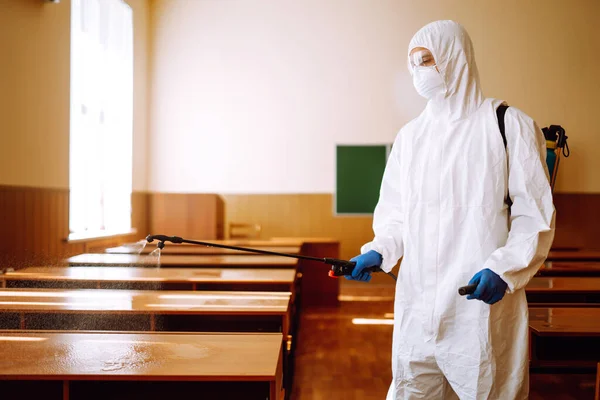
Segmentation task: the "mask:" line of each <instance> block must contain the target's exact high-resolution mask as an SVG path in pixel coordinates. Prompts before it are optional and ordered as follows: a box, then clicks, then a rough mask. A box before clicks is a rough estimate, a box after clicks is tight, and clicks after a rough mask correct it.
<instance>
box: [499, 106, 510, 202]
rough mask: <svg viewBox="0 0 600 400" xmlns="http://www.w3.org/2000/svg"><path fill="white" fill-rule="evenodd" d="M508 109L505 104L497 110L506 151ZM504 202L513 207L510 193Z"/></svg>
mask: <svg viewBox="0 0 600 400" xmlns="http://www.w3.org/2000/svg"><path fill="white" fill-rule="evenodd" d="M507 109H508V106H505V105H504V104H502V105H500V106H499V107H498V108H497V109H496V115H497V116H498V127H499V128H500V134H501V135H502V141H503V142H504V149H505V150H506V148H507V142H506V131H505V130H504V114H506V110H507ZM507 162H508V155H507ZM504 201H505V202H506V204H507V205H508V208H510V207H511V206H512V200H511V199H510V193H507V195H506V199H504Z"/></svg>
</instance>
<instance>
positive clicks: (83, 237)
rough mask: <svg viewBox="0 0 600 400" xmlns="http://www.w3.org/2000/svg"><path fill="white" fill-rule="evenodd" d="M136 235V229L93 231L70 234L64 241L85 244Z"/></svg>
mask: <svg viewBox="0 0 600 400" xmlns="http://www.w3.org/2000/svg"><path fill="white" fill-rule="evenodd" d="M136 233H137V229H135V228H131V229H129V230H125V231H118V232H115V231H94V232H84V233H71V234H70V235H69V237H68V238H67V239H66V242H67V243H87V242H93V241H97V240H104V239H114V238H118V237H123V236H129V235H134V234H136Z"/></svg>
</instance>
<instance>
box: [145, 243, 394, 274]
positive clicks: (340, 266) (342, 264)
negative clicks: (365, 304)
mask: <svg viewBox="0 0 600 400" xmlns="http://www.w3.org/2000/svg"><path fill="white" fill-rule="evenodd" d="M155 240H157V241H158V244H157V247H158V248H159V249H163V248H164V247H165V242H171V243H175V244H181V243H188V244H195V245H198V246H208V247H218V248H221V249H229V250H238V251H245V252H248V253H257V254H265V255H269V256H281V257H291V258H296V259H299V260H310V261H319V262H323V263H325V264H329V265H331V270H330V271H329V276H330V277H332V278H337V277H339V276H344V275H352V271H353V270H354V267H355V266H356V263H355V262H354V261H346V260H339V259H337V258H328V257H325V258H320V257H311V256H304V255H299V254H288V253H279V252H276V251H268V250H260V249H251V248H247V247H239V246H229V245H225V244H218V243H211V242H201V241H198V240H189V239H183V238H180V237H179V236H167V235H148V236H147V237H146V241H148V243H152V242H153V241H155ZM367 271H368V272H383V270H382V269H381V268H379V267H371V268H368V269H367ZM387 274H388V275H390V276H391V277H392V278H394V280H396V276H395V275H394V274H392V273H391V272H388V273H387Z"/></svg>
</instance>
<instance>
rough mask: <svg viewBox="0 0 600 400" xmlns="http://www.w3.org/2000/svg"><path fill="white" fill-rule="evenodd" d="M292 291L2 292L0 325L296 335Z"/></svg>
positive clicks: (13, 326) (100, 290)
mask: <svg viewBox="0 0 600 400" xmlns="http://www.w3.org/2000/svg"><path fill="white" fill-rule="evenodd" d="M290 296H291V293H289V292H281V293H279V292H188V291H148V290H146V291H133V290H104V289H92V290H87V289H75V290H60V289H36V290H26V289H4V290H0V316H2V318H0V329H35V330H40V329H41V330H117V331H131V330H135V331H148V330H149V331H156V330H161V331H171V332H181V331H194V332H198V331H213V332H214V331H221V332H225V331H234V332H241V331H268V332H281V333H282V334H283V335H284V337H285V338H286V339H287V338H288V335H289V334H290V315H289V311H290V309H289V307H290Z"/></svg>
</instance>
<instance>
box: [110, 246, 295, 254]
mask: <svg viewBox="0 0 600 400" xmlns="http://www.w3.org/2000/svg"><path fill="white" fill-rule="evenodd" d="M142 246H143V245H140V244H138V243H130V244H127V245H123V246H119V247H111V248H108V249H106V250H105V253H108V254H150V253H151V252H152V251H154V250H155V249H156V244H155V243H148V245H146V246H144V247H142ZM243 247H250V246H243ZM252 248H255V249H258V250H265V251H275V252H278V253H286V254H299V253H300V246H255V247H252ZM140 252H141V253H140ZM161 253H162V254H163V255H204V256H207V255H208V256H223V255H232V256H254V255H259V254H258V253H249V252H245V251H238V250H231V249H221V248H218V247H202V246H194V245H188V244H171V243H167V244H166V245H165V247H164V249H162V251H161Z"/></svg>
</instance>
